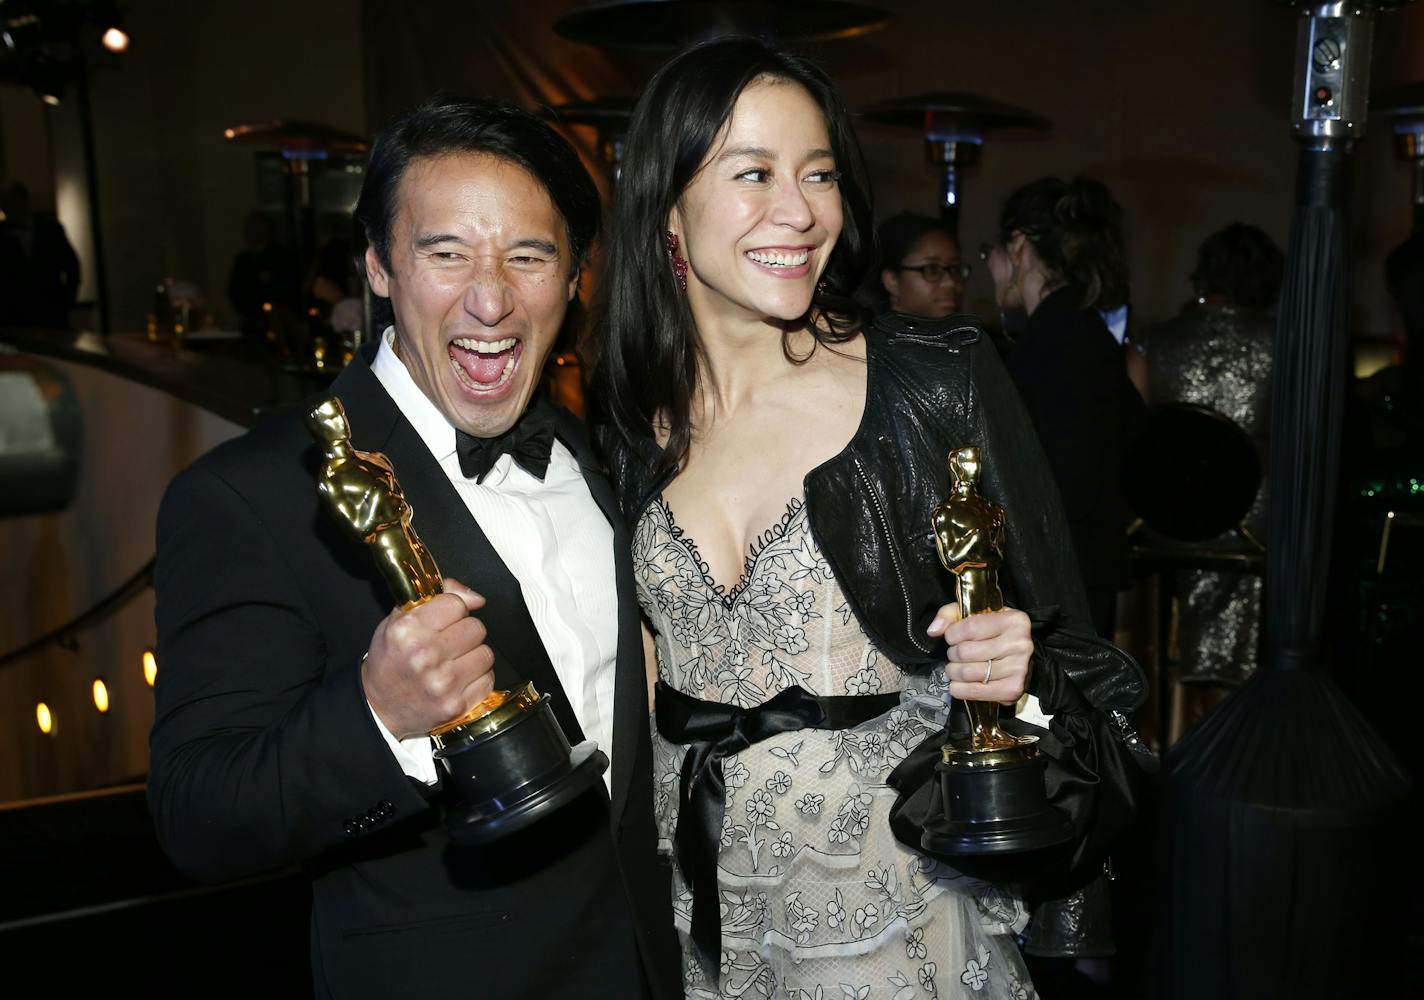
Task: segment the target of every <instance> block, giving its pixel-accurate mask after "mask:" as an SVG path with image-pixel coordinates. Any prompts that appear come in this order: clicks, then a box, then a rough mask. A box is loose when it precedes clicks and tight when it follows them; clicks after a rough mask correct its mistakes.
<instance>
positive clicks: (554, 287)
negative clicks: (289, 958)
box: [149, 101, 677, 998]
mask: <svg viewBox="0 0 1424 1000" xmlns="http://www.w3.org/2000/svg"><path fill="white" fill-rule="evenodd" d="M599 218H600V205H599V200H598V193H597V190H596V189H595V187H594V186H593V183H592V181H591V180H590V179H589V177H588V174H587V173H586V171H585V170H584V169H583V167H582V165H581V164H580V163H579V160H578V158H577V155H576V154H575V153H574V151H573V150H572V149H571V148H570V147H569V145H568V144H567V143H566V142H565V141H564V140H563V139H561V138H560V137H559V136H558V135H557V134H555V133H554V132H553V131H552V130H550V129H549V128H548V126H546V125H545V124H543V123H542V122H540V121H539V120H538V119H537V118H534V117H533V116H531V115H529V114H527V113H525V112H523V111H520V110H518V109H515V108H512V107H508V106H505V105H499V104H494V103H489V102H451V101H446V102H439V103H432V104H427V105H425V106H423V107H421V108H419V109H417V110H415V111H413V112H411V113H409V114H408V115H406V116H405V117H403V118H401V119H400V120H398V121H397V122H396V123H395V124H393V125H392V126H391V127H390V128H389V129H388V130H387V131H386V132H385V133H383V134H382V135H381V136H380V137H379V138H378V140H377V142H376V144H375V146H374V148H373V149H372V153H371V162H370V165H369V167H368V170H367V174H366V177H365V182H364V185H363V187H362V192H361V197H360V201H359V203H358V205H357V209H356V219H357V222H358V224H359V225H360V226H362V227H363V228H364V231H365V236H366V239H367V242H368V243H369V249H367V251H366V253H365V258H364V266H365V270H366V275H367V279H368V280H369V282H370V285H371V289H372V291H373V292H374V293H375V294H376V295H377V296H380V297H381V298H382V299H384V300H388V305H389V309H390V312H391V313H392V314H393V316H394V324H393V325H392V326H390V327H388V328H387V329H386V330H385V331H384V333H383V334H382V335H380V336H378V337H375V338H372V340H373V342H372V343H371V344H370V345H368V347H369V349H368V350H364V351H363V352H362V353H361V354H360V356H358V357H357V358H356V359H355V360H354V361H353V362H352V363H351V365H350V366H349V367H348V368H347V369H346V370H345V371H344V372H343V373H342V374H341V376H340V377H339V378H337V380H336V382H335V383H334V385H333V390H332V391H333V393H334V394H335V395H337V396H339V397H340V398H341V400H342V402H343V404H344V406H345V410H346V414H347V416H348V418H349V420H350V425H351V430H352V444H353V445H354V447H356V448H357V449H360V450H362V451H379V452H383V453H385V454H386V455H387V456H388V457H389V459H390V460H391V462H392V464H393V466H394V469H395V474H396V476H397V477H398V479H399V481H400V483H401V486H402V487H403V489H404V492H405V495H406V497H407V499H408V500H409V502H410V505H411V507H412V509H413V510H414V522H413V527H414V529H415V531H416V533H417V534H418V535H419V536H420V537H421V539H422V540H423V541H424V542H425V544H426V545H427V546H428V547H429V549H430V550H431V552H432V553H433V554H434V556H435V559H436V561H437V562H438V563H439V566H440V568H441V570H442V571H443V572H444V573H445V574H446V576H447V579H446V581H445V592H444V593H442V594H439V595H437V596H435V597H434V598H432V599H431V600H429V601H428V602H426V603H424V604H422V605H419V606H417V607H415V608H414V609H412V610H410V611H407V612H401V611H400V610H399V609H396V610H392V599H391V596H390V592H389V589H388V588H387V586H386V583H385V582H384V580H383V579H382V577H381V574H380V573H379V571H378V570H377V568H376V566H375V564H374V563H373V561H372V559H371V558H370V556H369V554H368V553H367V552H366V551H365V548H364V546H361V545H359V544H356V543H354V542H353V541H352V540H351V539H350V538H349V537H348V536H347V535H345V534H344V533H343V531H342V530H341V526H340V525H338V524H337V523H336V522H335V520H334V519H333V518H332V517H331V516H330V514H329V512H328V511H326V510H324V509H322V508H321V507H320V506H319V503H318V496H317V491H316V482H315V476H316V472H317V470H318V468H319V466H320V462H321V452H320V450H319V449H318V448H317V446H316V444H315V443H314V442H313V441H312V439H311V438H310V437H309V436H308V434H307V431H306V430H305V429H304V428H303V426H302V421H301V418H300V415H299V414H298V413H289V414H283V415H279V416H276V417H273V418H270V419H268V420H265V421H264V422H262V423H260V424H259V425H258V426H257V427H255V428H253V430H251V431H250V432H249V433H247V434H245V435H243V436H242V437H241V438H238V439H237V440H235V441H232V442H228V443H227V444H224V445H222V446H221V447H219V448H217V449H216V450H214V451H213V452H211V453H209V454H208V455H206V456H204V457H203V458H201V459H199V460H198V462H197V463H195V464H194V465H193V466H192V467H191V468H189V469H188V470H186V471H185V472H183V473H182V474H181V475H179V476H178V477H177V479H175V480H174V482H173V484H172V486H171V487H170V488H169V490H168V493H167V495H166V496H165V498H164V501H163V505H162V508H161V510H160V512H159V519H158V568H157V574H156V580H155V589H156V591H157V598H158V600H157V612H156V617H157V624H158V650H157V655H158V662H159V664H160V670H159V675H158V682H157V691H156V695H157V721H156V722H155V725H154V729H153V735H152V760H151V775H150V780H149V800H150V804H151V807H152V810H153V814H154V816H155V819H156V822H157V827H158V833H159V837H160V839H161V841H162V843H163V845H164V847H165V849H166V850H167V851H168V853H169V855H170V856H171V858H172V859H173V861H174V862H175V864H177V865H178V866H179V867H180V868H181V869H183V870H185V871H187V872H190V873H192V874H194V875H196V876H198V877H201V878H207V879H226V878H234V877H239V876H243V875H247V874H251V873H255V872H259V871H263V870H268V869H273V868H278V867H281V866H284V865H288V864H291V863H298V862H299V863H302V864H304V865H306V866H307V868H308V870H309V871H310V872H311V874H312V878H313V907H312V935H311V941H312V966H313V974H314V978H315V985H316V990H317V993H318V994H319V995H332V996H342V997H346V996H381V997H390V996H417V995H419V996H430V995H438V994H432V991H458V992H457V993H452V995H460V996H466V995H468V996H479V997H499V998H512V997H540V998H543V997H591V996H592V997H617V998H623V997H639V996H652V997H659V998H660V997H670V996H672V995H674V994H675V993H677V972H676V961H677V958H676V944H675V941H674V940H673V938H672V922H671V912H670V905H669V901H670V894H669V890H668V885H667V879H666V874H665V871H664V870H663V869H662V868H661V866H660V865H659V864H658V863H657V861H656V859H655V847H654V845H655V835H654V828H653V820H652V802H651V798H652V781H651V749H650V743H649V734H648V711H647V701H646V688H645V681H644V670H643V650H642V643H641V634H640V628H639V620H638V612H637V606H636V603H635V598H634V593H633V580H632V571H631V565H630V562H629V556H628V539H627V537H626V534H625V529H624V528H623V526H622V525H623V520H622V518H621V517H619V515H618V511H617V507H616V503H615V500H614V496H613V493H612V491H611V489H610V487H609V484H608V483H607V481H606V480H605V479H604V478H603V476H602V475H601V474H600V472H599V470H598V468H597V465H596V463H595V461H594V459H593V457H592V456H591V454H590V452H589V447H588V444H587V442H586V439H585V438H584V436H583V433H582V428H581V427H580V425H579V424H578V422H577V421H576V420H575V419H574V418H573V417H572V416H571V415H569V414H568V413H567V412H565V411H563V410H560V409H558V408H557V407H555V406H554V405H553V404H552V403H550V402H549V401H548V400H546V399H544V398H543V397H541V396H540V395H539V393H538V391H537V390H538V385H539V381H540V374H541V369H542V367H543V364H544V361H545V358H546V357H547V356H548V353H549V351H550V348H551V347H552V345H553V343H554V340H555V338H556V336H557V335H558V332H559V329H560V326H561V325H562V323H563V321H564V319H565V313H566V310H567V309H568V304H569V303H570V302H571V301H572V300H573V299H574V296H575V294H576V291H577V288H578V280H579V272H580V267H581V265H582V263H583V262H584V261H585V260H586V258H587V255H588V252H589V249H590V247H591V245H592V243H593V241H594V239H595V238H596V236H597V232H598V226H599ZM526 680H527V681H532V682H533V683H534V684H535V686H536V688H537V689H538V690H539V691H540V692H543V693H545V694H547V696H548V697H549V699H550V701H551V704H552V707H553V711H554V714H555V716H556V717H557V718H558V720H559V723H560V724H561V725H562V727H563V729H564V732H565V733H566V734H567V735H568V736H569V738H570V740H571V741H572V742H579V741H581V740H583V739H585V738H588V739H593V740H596V741H597V742H598V744H599V746H600V747H602V748H604V749H605V750H607V751H608V755H609V757H610V758H611V767H610V768H609V771H608V772H607V773H606V774H605V775H604V778H605V782H604V784H602V785H600V786H599V787H596V788H594V789H593V790H591V791H590V792H588V793H586V794H584V795H583V796H581V797H580V798H579V799H577V800H575V801H574V802H572V803H570V804H569V805H566V806H564V807H563V808H561V809H560V810H559V811H558V812H557V813H556V814H554V815H553V816H552V817H550V818H549V819H546V820H540V821H539V822H537V823H535V824H534V825H532V826H530V827H527V828H526V829H524V830H522V831H520V832H518V833H516V834H513V835H511V836H509V837H507V838H504V839H502V840H499V841H496V842H495V843H493V844H489V845H485V846H481V847H466V846H461V845H459V844H456V843H452V842H450V841H449V839H448V838H447V836H446V833H445V826H444V819H443V811H444V804H445V798H444V793H443V790H442V787H441V786H442V783H441V780H440V777H439V772H438V770H437V769H436V767H435V764H434V761H433V760H432V758H431V747H430V741H429V739H428V738H427V736H426V734H427V733H428V732H429V731H430V730H431V729H434V728H436V727H437V726H439V725H440V724H442V723H444V722H446V721H448V720H450V719H453V718H456V717H459V716H460V715H462V714H464V713H465V712H466V711H468V710H469V709H470V707H471V706H473V705H475V704H477V703H478V702H479V701H480V700H481V699H483V698H484V697H485V696H486V695H487V694H489V693H490V691H491V690H493V689H495V688H499V689H502V690H507V689H512V688H515V687H517V686H518V685H519V684H521V683H522V682H524V681H526Z"/></svg>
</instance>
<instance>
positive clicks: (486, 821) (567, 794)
mask: <svg viewBox="0 0 1424 1000" xmlns="http://www.w3.org/2000/svg"><path fill="white" fill-rule="evenodd" d="M435 758H436V759H437V760H438V761H440V763H441V765H443V766H444V768H445V772H446V780H447V781H448V782H449V784H450V787H451V790H452V791H453V792H454V793H455V797H456V799H457V800H458V802H457V804H455V805H453V806H452V807H451V808H450V809H449V811H448V812H447V814H446V825H447V827H448V828H449V830H450V838H451V839H452V840H454V841H456V842H458V843H460V844H465V845H475V844H485V843H489V842H490V841H494V840H498V839H499V838H501V837H504V836H507V835H508V834H511V833H514V832H515V831H517V830H522V829H524V828H525V827H526V826H528V825H529V824H531V823H533V822H535V821H536V820H538V819H540V818H542V817H544V816H546V815H548V814H549V813H551V812H553V811H554V810H556V809H558V808H559V807H560V806H563V805H565V804H567V803H568V802H571V801H573V800H574V799H575V798H577V797H578V796H579V795H582V794H583V793H584V792H585V791H587V790H588V789H589V788H592V787H593V786H594V785H595V784H597V783H599V782H600V781H602V776H603V772H604V771H606V770H607V769H608V757H607V755H606V754H604V753H603V752H602V751H601V750H599V749H598V746H597V744H595V743H594V742H593V741H592V740H587V741H585V742H583V743H580V744H579V745H578V746H576V747H573V748H570V746H569V741H568V739H567V738H565V736H564V733H563V730H562V729H561V728H560V727H559V722H558V720H557V719H556V718H554V713H553V711H552V710H551V709H550V707H549V702H548V698H547V696H546V697H544V698H542V699H540V702H539V704H538V705H537V706H535V707H534V708H532V709H530V710H529V711H527V712H525V713H524V714H523V716H522V717H521V718H519V719H518V720H516V721H515V722H514V723H512V724H511V725H509V726H506V727H504V728H502V729H500V730H498V731H496V732H493V733H489V734H487V735H484V736H483V737H482V738H478V739H475V740H472V741H469V742H465V743H461V744H458V745H454V746H447V747H445V748H443V749H440V750H437V751H435Z"/></svg>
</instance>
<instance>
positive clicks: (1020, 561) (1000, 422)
mask: <svg viewBox="0 0 1424 1000" xmlns="http://www.w3.org/2000/svg"><path fill="white" fill-rule="evenodd" d="M972 359H973V360H972V364H973V377H972V378H971V380H970V393H971V399H970V405H969V409H970V413H971V414H972V420H973V421H974V424H975V427H976V437H977V438H978V440H979V441H981V442H982V447H983V449H984V454H985V457H986V460H985V462H984V492H985V494H986V495H987V496H989V497H990V498H991V499H993V500H995V501H996V502H998V503H1001V504H1003V506H1004V510H1005V528H1004V534H1005V539H1004V547H1005V552H1006V556H1007V558H1006V560H1005V562H1006V564H1007V565H1006V569H1007V571H1008V580H1007V581H1006V584H1007V586H1006V587H1005V589H1006V591H1007V592H1008V596H1009V598H1010V603H1012V604H1014V605H1015V606H1017V607H1019V608H1022V609H1023V610H1025V611H1028V612H1030V613H1031V614H1035V615H1036V616H1039V617H1051V618H1053V619H1055V620H1056V621H1057V622H1058V623H1059V627H1056V628H1053V629H1051V630H1047V631H1045V632H1044V633H1043V634H1042V643H1043V645H1042V649H1043V650H1044V652H1045V653H1047V654H1049V655H1045V656H1040V657H1037V658H1036V660H1037V662H1036V671H1035V673H1037V672H1038V669H1037V668H1038V667H1041V669H1043V670H1054V669H1058V670H1061V669H1065V668H1066V669H1067V670H1068V671H1069V672H1070V674H1071V676H1072V681H1073V683H1074V684H1075V685H1076V686H1077V687H1078V688H1079V689H1080V690H1081V691H1082V693H1083V695H1084V696H1085V697H1086V698H1087V700H1088V702H1089V703H1091V704H1092V705H1093V706H1095V707H1097V708H1101V709H1116V710H1118V711H1121V712H1132V711H1135V710H1136V709H1137V708H1138V707H1139V706H1140V705H1141V704H1142V702H1143V701H1144V700H1145V698H1146V691H1147V680H1146V676H1145V675H1144V674H1143V672H1142V668H1141V667H1140V666H1138V664H1137V662H1136V661H1135V660H1133V658H1132V657H1130V656H1128V655H1127V654H1126V653H1124V652H1123V651H1122V650H1120V649H1118V648H1117V647H1116V646H1114V645H1113V644H1112V643H1110V642H1107V641H1106V640H1104V639H1101V638H1099V637H1098V636H1097V635H1096V634H1095V633H1094V632H1093V629H1092V626H1091V625H1090V624H1089V621H1090V619H1089V614H1088V604H1087V598H1086V596H1085V595H1084V591H1083V584H1082V578H1081V577H1080V575H1079V573H1078V564H1077V559H1076V557H1075V556H1074V554H1073V543H1072V540H1071V536H1070V534H1069V529H1068V521H1067V518H1066V516H1065V515H1064V512H1063V503H1062V500H1061V499H1060V497H1059V494H1058V487H1057V486H1056V485H1055V482H1054V478H1053V473H1052V471H1051V470H1050V469H1049V467H1048V461H1047V459H1045V458H1044V455H1043V449H1042V448H1041V447H1040V446H1039V444H1038V437H1037V435H1036V434H1035V432H1034V428H1033V424H1032V423H1031V422H1030V420H1029V418H1028V413H1027V411H1026V410H1025V409H1024V407H1023V403H1022V402H1021V401H1020V399H1019V396H1018V392H1017V391H1016V390H1015V388H1014V385H1013V382H1012V381H1011V380H1010V379H1009V377H1008V373H1007V372H1006V371H1005V370H1004V366H1003V363H1002V362H1001V361H1000V360H999V357H998V353H997V352H996V351H995V350H994V348H993V347H992V346H991V345H989V344H988V343H986V342H983V341H981V342H980V343H979V344H977V345H975V346H974V348H973V349H972ZM994 456H1000V459H999V460H998V461H995V458H994ZM1005 457H1007V460H1005ZM1050 612H1052V614H1050ZM1035 683H1036V681H1035ZM1035 693H1036V692H1035Z"/></svg>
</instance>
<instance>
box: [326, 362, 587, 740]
mask: <svg viewBox="0 0 1424 1000" xmlns="http://www.w3.org/2000/svg"><path fill="white" fill-rule="evenodd" d="M332 390H333V392H335V393H336V395H338V396H340V397H341V400H342V404H343V406H344V407H345V408H346V414H347V418H348V420H349V421H350V423H351V442H352V444H353V445H355V447H356V448H358V449H360V450H362V451H381V452H384V453H385V455H386V457H387V458H389V459H390V461H391V465H392V466H393V467H394V469H395V474H396V479H397V480H398V481H399V482H400V485H401V489H402V491H403V492H404V493H405V496H406V499H407V500H408V501H409V502H410V506H411V511H412V518H411V527H412V528H413V529H414V531H415V533H416V534H417V535H418V536H420V538H421V540H422V541H423V542H425V545H426V547H427V548H429V549H430V551H431V553H432V554H433V555H434V556H435V561H436V563H437V564H438V565H439V566H440V571H441V573H443V574H444V575H445V576H447V577H452V578H453V579H456V580H459V581H460V582H461V583H463V584H464V585H465V586H467V587H469V588H470V589H471V590H474V591H476V592H477V593H479V594H480V595H482V596H483V597H484V598H485V606H484V608H483V609H481V611H479V612H478V617H479V618H480V620H481V621H482V622H484V623H485V626H486V627H487V628H488V629H489V645H490V648H491V649H492V650H493V651H494V654H495V687H496V688H498V689H500V690H510V689H512V688H515V687H518V686H519V685H520V684H522V683H523V682H524V681H532V682H533V683H534V687H535V688H536V689H537V690H538V691H539V692H540V693H541V694H547V695H548V696H549V699H550V702H551V707H552V708H553V710H554V715H555V717H556V718H557V719H558V720H559V724H560V725H561V726H562V727H563V730H564V734H565V735H566V736H568V738H569V741H570V742H571V743H578V742H581V741H582V740H583V738H584V737H583V730H582V728H581V727H580V726H579V724H578V719H577V717H576V716H575V715H574V712H573V708H572V706H571V705H570V704H569V699H568V696H567V694H566V693H565V691H564V689H563V685H562V684H560V683H559V678H558V675H557V674H556V673H555V671H554V666H553V663H552V662H550V660H549V654H548V651H547V650H546V649H545V648H544V643H543V640H542V639H540V638H539V632H538V629H537V628H536V626H535V625H534V620H533V618H532V617H531V616H530V614H529V608H528V606H527V605H526V604H525V602H524V594H523V591H522V590H521V589H520V586H519V581H518V580H517V579H515V577H514V574H512V573H511V572H510V571H509V567H507V566H506V565H505V564H504V560H502V559H501V558H500V557H499V554H498V553H497V552H496V551H495V549H494V546H493V545H491V544H490V541H489V538H488V537H486V535H485V533H484V531H483V530H481V528H480V526H479V523H478V522H477V521H476V520H475V519H474V517H472V516H471V515H470V511H469V508H468V507H466V506H465V502H464V500H463V499H461V497H460V494H459V493H458V492H457V491H456V489H455V487H454V485H453V484H452V483H451V482H450V479H449V477H448V476H447V475H446V474H445V471H444V470H443V469H441V468H440V465H439V463H437V462H436V461H435V457H434V456H433V455H431V453H430V449H429V448H427V447H426V445H425V442H424V441H423V440H422V439H421V437H420V435H419V434H418V433H417V432H416V430H415V428H414V427H413V426H411V424H410V422H409V421H408V420H406V419H405V418H404V417H403V416H402V415H401V413H400V410H399V408H398V407H397V406H396V405H395V403H394V401H392V400H391V398H390V396H389V395H388V394H387V393H386V391H385V389H384V388H383V387H382V386H381V384H380V380H379V379H377V378H376V376H375V374H374V373H373V372H372V371H371V369H370V367H369V365H368V364H365V363H363V361H362V360H357V361H354V362H353V363H352V364H351V365H350V366H349V367H348V368H347V369H346V371H345V372H343V373H342V375H341V377H340V378H338V379H337V380H336V382H335V384H334V385H333V386H332Z"/></svg>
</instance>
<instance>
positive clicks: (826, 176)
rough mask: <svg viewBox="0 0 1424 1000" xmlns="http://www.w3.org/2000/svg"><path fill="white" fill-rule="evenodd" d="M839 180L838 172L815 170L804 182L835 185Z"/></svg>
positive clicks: (839, 174) (839, 173)
mask: <svg viewBox="0 0 1424 1000" xmlns="http://www.w3.org/2000/svg"><path fill="white" fill-rule="evenodd" d="M840 179H841V172H840V171H839V170H817V171H816V172H815V173H813V174H811V176H809V177H807V178H806V180H807V181H809V182H811V183H812V184H835V183H837V182H838V181H839V180H840Z"/></svg>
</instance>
